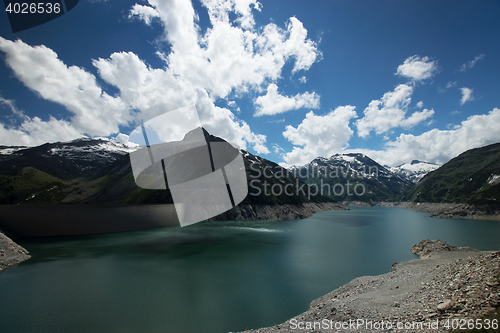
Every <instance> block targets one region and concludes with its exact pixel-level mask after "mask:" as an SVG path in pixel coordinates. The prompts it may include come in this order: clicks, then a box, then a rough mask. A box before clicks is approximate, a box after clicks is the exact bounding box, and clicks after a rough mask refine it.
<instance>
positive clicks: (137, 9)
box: [128, 4, 160, 25]
mask: <svg viewBox="0 0 500 333" xmlns="http://www.w3.org/2000/svg"><path fill="white" fill-rule="evenodd" d="M134 16H138V17H139V19H141V20H143V21H144V23H146V24H147V25H150V24H151V22H152V21H153V20H154V19H155V18H158V17H159V16H160V14H159V13H158V11H157V10H156V9H154V8H153V7H149V6H142V5H139V4H135V5H134V6H133V7H132V9H131V10H130V12H129V14H128V17H129V18H132V17H134Z"/></svg>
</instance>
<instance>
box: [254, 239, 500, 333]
mask: <svg viewBox="0 0 500 333" xmlns="http://www.w3.org/2000/svg"><path fill="white" fill-rule="evenodd" d="M411 251H412V253H415V254H418V255H420V256H421V259H416V260H412V261H409V262H404V263H396V264H394V265H393V267H392V269H391V272H389V273H387V274H383V275H379V276H364V277H360V278H357V279H354V280H353V281H351V282H349V283H347V284H346V285H344V286H342V287H340V288H338V289H336V290H335V291H333V292H331V293H329V294H327V295H325V296H323V297H321V298H319V299H317V300H315V301H313V302H312V303H311V306H310V309H309V310H308V311H307V312H305V313H303V314H301V315H299V316H297V317H295V318H292V319H290V320H288V321H287V322H285V323H283V324H280V325H277V326H274V327H269V328H261V329H257V330H254V331H250V332H255V333H270V332H446V331H448V329H447V328H445V327H444V325H445V324H446V323H447V320H448V319H449V321H448V323H450V324H451V323H452V321H453V320H456V319H462V318H463V319H473V318H479V317H481V316H482V315H483V314H485V313H487V312H489V311H491V310H492V309H493V308H494V307H498V306H499V305H500V280H499V275H500V251H497V252H481V251H478V250H475V249H472V248H457V247H454V246H451V245H448V244H446V243H444V242H442V241H439V240H437V241H430V240H425V241H422V242H420V243H419V244H417V245H415V246H414V247H413V248H412V249H411ZM350 320H351V322H350ZM357 320H360V321H359V322H358V321H357ZM361 320H363V322H361ZM369 322H371V325H372V326H369V325H370V324H369ZM344 323H345V324H344ZM353 323H359V324H360V326H358V327H355V326H349V324H351V325H353ZM383 323H385V326H379V328H378V329H376V328H374V327H376V326H373V325H384V324H383ZM389 323H390V324H391V326H390V325H389ZM342 324H343V325H344V329H343V328H342V327H341V326H338V325H342ZM299 325H301V326H299ZM314 325H316V326H314ZM336 325H337V326H336ZM398 325H399V326H398ZM401 325H403V326H401ZM404 325H413V326H412V327H410V326H407V327H406V328H405V326H404ZM435 325H438V327H437V329H435V328H436V327H434V326H435ZM308 326H309V327H308ZM300 327H305V328H306V329H300ZM335 327H337V329H336V328H335ZM330 328H332V329H330ZM493 331H495V330H492V332H493ZM246 332H248V331H246Z"/></svg>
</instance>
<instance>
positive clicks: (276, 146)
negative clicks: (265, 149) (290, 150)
mask: <svg viewBox="0 0 500 333" xmlns="http://www.w3.org/2000/svg"><path fill="white" fill-rule="evenodd" d="M273 151H274V153H275V154H282V153H284V152H285V150H284V149H283V148H281V147H280V145H279V144H277V143H275V144H273Z"/></svg>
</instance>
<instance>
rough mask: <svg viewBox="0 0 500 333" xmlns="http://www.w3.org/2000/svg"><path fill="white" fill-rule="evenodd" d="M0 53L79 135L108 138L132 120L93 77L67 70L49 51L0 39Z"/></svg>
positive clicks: (83, 72)
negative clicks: (59, 110)
mask: <svg viewBox="0 0 500 333" xmlns="http://www.w3.org/2000/svg"><path fill="white" fill-rule="evenodd" d="M0 51H3V52H5V55H6V57H5V61H6V63H7V65H8V66H9V67H10V68H11V69H12V70H13V71H14V74H15V75H16V77H17V78H18V79H19V80H20V81H21V82H22V83H23V84H24V85H25V86H27V87H28V88H30V89H32V90H33V91H35V92H36V93H38V94H39V95H40V96H41V97H43V98H45V99H47V100H50V101H53V102H56V103H59V104H61V105H63V106H65V107H66V109H68V111H70V112H71V113H72V114H73V117H72V118H71V125H72V126H73V127H74V128H75V129H77V130H78V131H80V132H81V133H87V134H89V135H91V136H95V135H103V136H107V135H110V134H112V133H116V132H118V125H120V124H127V123H128V122H129V121H130V120H131V117H130V113H129V108H128V107H127V105H126V104H125V103H123V101H122V100H121V99H120V98H119V97H111V96H109V95H108V94H107V93H106V92H104V91H102V89H101V88H100V87H99V86H98V85H97V83H96V78H95V77H94V75H92V74H90V73H88V72H86V71H85V70H83V69H81V68H79V67H76V66H70V67H68V66H66V65H65V64H64V63H63V62H62V61H61V60H59V59H58V57H57V54H56V53H55V52H54V51H52V50H51V49H49V48H47V47H45V46H43V45H41V46H35V47H32V46H30V45H28V44H25V43H23V42H22V41H21V40H17V41H15V42H12V41H10V40H6V39H4V38H2V37H0Z"/></svg>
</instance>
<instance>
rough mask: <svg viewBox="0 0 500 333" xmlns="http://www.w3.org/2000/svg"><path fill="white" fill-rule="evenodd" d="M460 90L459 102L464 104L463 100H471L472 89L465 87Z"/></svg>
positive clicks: (472, 98)
mask: <svg viewBox="0 0 500 333" xmlns="http://www.w3.org/2000/svg"><path fill="white" fill-rule="evenodd" d="M460 91H461V92H462V99H461V100H460V104H462V105H464V104H465V102H469V101H473V100H474V96H472V92H473V90H472V89H469V88H467V87H463V88H460Z"/></svg>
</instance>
